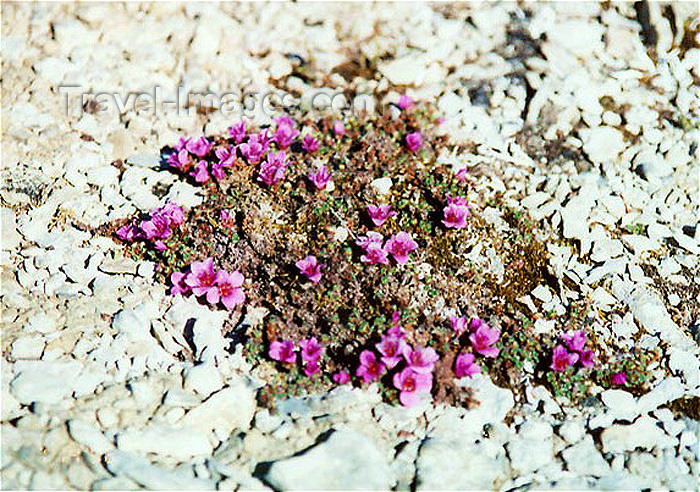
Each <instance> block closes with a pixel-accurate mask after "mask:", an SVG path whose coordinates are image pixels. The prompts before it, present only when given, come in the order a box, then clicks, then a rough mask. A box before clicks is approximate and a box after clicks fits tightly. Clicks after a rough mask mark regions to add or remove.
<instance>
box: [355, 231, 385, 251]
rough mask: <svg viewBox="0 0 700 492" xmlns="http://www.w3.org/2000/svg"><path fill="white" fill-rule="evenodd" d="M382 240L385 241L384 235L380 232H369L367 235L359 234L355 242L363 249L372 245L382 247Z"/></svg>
mask: <svg viewBox="0 0 700 492" xmlns="http://www.w3.org/2000/svg"><path fill="white" fill-rule="evenodd" d="M382 241H384V236H382V235H381V234H380V233H378V232H368V233H367V235H365V236H359V237H358V238H357V240H355V244H357V245H358V246H359V247H361V248H363V249H367V248H369V247H370V246H376V247H378V248H381V247H382Z"/></svg>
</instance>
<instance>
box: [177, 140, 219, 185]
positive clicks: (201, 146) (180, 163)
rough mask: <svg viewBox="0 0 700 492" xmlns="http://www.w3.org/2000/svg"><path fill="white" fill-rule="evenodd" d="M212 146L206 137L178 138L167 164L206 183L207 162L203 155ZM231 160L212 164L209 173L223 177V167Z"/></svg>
mask: <svg viewBox="0 0 700 492" xmlns="http://www.w3.org/2000/svg"><path fill="white" fill-rule="evenodd" d="M212 147H213V143H212V142H210V141H209V140H208V139H207V138H206V137H198V138H194V137H187V138H180V141H179V142H178V144H177V145H176V146H175V152H174V153H172V154H171V155H170V156H169V157H168V161H167V162H168V164H169V165H170V166H171V167H174V168H177V169H180V170H181V171H183V172H187V173H189V175H190V176H192V177H193V178H194V180H195V181H197V182H198V183H206V182H207V181H209V177H210V176H209V164H208V163H207V161H206V159H204V157H206V156H207V154H209V151H210V150H211V148H212ZM217 154H218V152H217ZM232 164H233V161H230V162H228V161H227V162H226V163H222V162H218V163H214V164H212V169H211V174H212V175H213V176H214V177H215V178H217V179H221V178H222V177H223V167H230V166H231V165H232Z"/></svg>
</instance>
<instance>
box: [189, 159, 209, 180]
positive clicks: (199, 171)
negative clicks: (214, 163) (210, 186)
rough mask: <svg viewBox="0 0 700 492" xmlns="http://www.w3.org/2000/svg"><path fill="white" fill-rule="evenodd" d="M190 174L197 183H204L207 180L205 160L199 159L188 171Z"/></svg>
mask: <svg viewBox="0 0 700 492" xmlns="http://www.w3.org/2000/svg"><path fill="white" fill-rule="evenodd" d="M190 176H192V177H193V178H194V180H195V181H196V182H197V183H206V182H207V181H209V173H208V172H207V161H199V164H197V165H196V166H195V168H194V169H193V170H192V171H190Z"/></svg>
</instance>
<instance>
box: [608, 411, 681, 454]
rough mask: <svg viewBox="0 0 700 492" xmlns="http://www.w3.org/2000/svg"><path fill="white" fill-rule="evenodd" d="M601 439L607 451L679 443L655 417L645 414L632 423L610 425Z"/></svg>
mask: <svg viewBox="0 0 700 492" xmlns="http://www.w3.org/2000/svg"><path fill="white" fill-rule="evenodd" d="M600 439H601V442H602V443H603V451H604V452H606V453H621V452H623V451H633V450H634V449H636V448H644V449H649V450H651V449H654V448H659V449H663V448H667V447H670V446H673V445H675V443H677V441H676V440H675V439H673V438H672V437H670V436H668V435H667V434H666V433H665V432H664V431H662V430H661V429H660V428H659V427H658V426H657V425H656V421H655V420H654V419H652V418H651V417H647V416H645V415H642V416H641V417H639V418H638V419H637V420H636V421H635V422H634V423H632V424H630V425H619V424H615V425H612V426H610V427H608V428H607V429H605V430H604V431H603V433H602V434H601V436H600Z"/></svg>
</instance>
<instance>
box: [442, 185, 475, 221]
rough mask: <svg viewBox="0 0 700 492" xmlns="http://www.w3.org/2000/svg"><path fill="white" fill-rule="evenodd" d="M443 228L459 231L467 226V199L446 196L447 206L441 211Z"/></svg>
mask: <svg viewBox="0 0 700 492" xmlns="http://www.w3.org/2000/svg"><path fill="white" fill-rule="evenodd" d="M442 213H443V215H444V219H443V221H442V223H443V224H445V227H451V228H454V229H461V228H462V227H466V226H467V216H468V215H469V205H467V199H466V198H464V197H461V196H456V197H452V196H450V194H449V193H448V194H447V206H445V208H444V210H443V211H442Z"/></svg>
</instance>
